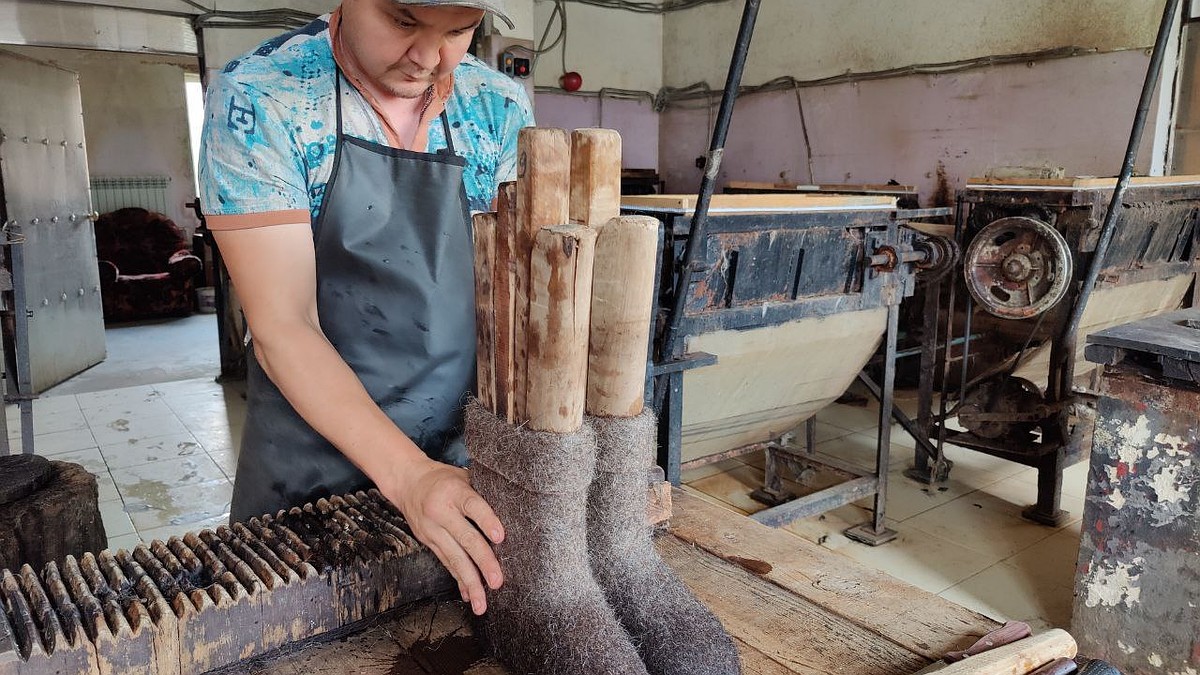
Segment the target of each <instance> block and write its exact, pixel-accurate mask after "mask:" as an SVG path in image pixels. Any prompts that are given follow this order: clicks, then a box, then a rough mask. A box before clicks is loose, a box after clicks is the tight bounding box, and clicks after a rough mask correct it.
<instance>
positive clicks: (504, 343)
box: [492, 182, 528, 423]
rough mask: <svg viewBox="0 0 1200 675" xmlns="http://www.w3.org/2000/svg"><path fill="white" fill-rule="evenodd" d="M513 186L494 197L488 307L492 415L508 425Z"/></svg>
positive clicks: (511, 412) (514, 259)
mask: <svg viewBox="0 0 1200 675" xmlns="http://www.w3.org/2000/svg"><path fill="white" fill-rule="evenodd" d="M516 228H517V184H516V183H513V182H508V183H501V184H500V189H499V191H498V193H497V195H496V267H495V268H494V269H493V270H492V274H493V276H492V303H493V305H494V307H493V309H494V311H495V317H496V359H495V363H496V414H497V415H499V416H500V417H503V418H504V419H505V420H506V421H508V422H509V423H512V422H514V421H516V416H515V411H514V410H513V401H514V391H513V339H514V337H515V335H514V328H515V326H516V323H515V321H514V314H515V310H516V299H517V297H516V283H517V277H516V275H517V260H518V259H520V260H528V258H518V257H517V251H516V245H517V241H516V234H517V230H516Z"/></svg>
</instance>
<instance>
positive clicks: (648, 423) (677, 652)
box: [586, 411, 742, 675]
mask: <svg viewBox="0 0 1200 675" xmlns="http://www.w3.org/2000/svg"><path fill="white" fill-rule="evenodd" d="M586 426H590V427H591V428H592V429H594V430H595V432H596V447H597V450H596V476H595V478H594V479H593V480H592V485H591V488H590V494H589V499H588V516H587V518H588V552H589V555H590V557H591V561H592V572H593V574H595V576H596V581H598V582H599V583H600V587H601V588H602V589H604V594H605V597H607V598H608V603H609V605H610V606H611V607H612V608H613V611H614V612H616V615H617V618H618V619H619V620H620V622H621V624H622V625H623V626H624V627H625V630H627V631H628V632H629V636H630V638H631V639H632V640H633V643H634V644H635V645H637V648H638V652H639V653H640V654H641V655H642V659H643V661H644V662H645V664H646V670H647V671H649V672H650V674H651V675H736V674H737V673H741V672H742V670H741V663H740V661H739V659H738V653H737V649H736V648H735V647H734V645H733V640H732V639H730V637H729V634H728V633H726V632H725V629H724V628H723V627H722V626H721V622H720V621H718V620H717V617H715V616H713V613H712V612H710V611H709V610H708V608H707V607H705V606H704V605H703V604H701V603H700V601H699V600H697V599H696V597H695V596H694V595H692V593H691V592H690V591H688V589H687V587H685V586H684V585H683V583H682V582H681V581H680V580H679V578H678V577H677V576H675V573H674V572H672V571H671V569H670V568H669V567H667V565H666V563H664V562H663V560H662V558H660V557H659V555H658V552H657V551H656V550H655V548H654V543H653V540H652V539H651V530H650V527H649V526H648V525H647V524H646V508H647V485H646V473H647V469H648V468H649V467H650V465H651V463H652V461H653V457H654V452H655V432H656V423H655V419H654V415H653V414H651V413H650V412H649V411H646V412H644V413H642V414H641V415H639V416H637V417H589V418H588V419H587V424H586Z"/></svg>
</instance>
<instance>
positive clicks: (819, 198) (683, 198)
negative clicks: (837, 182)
mask: <svg viewBox="0 0 1200 675" xmlns="http://www.w3.org/2000/svg"><path fill="white" fill-rule="evenodd" d="M696 199H697V196H696V195H678V194H674V195H625V196H623V197H621V206H624V207H634V206H637V207H648V208H664V209H682V210H684V211H690V210H691V209H694V208H695V207H696ZM895 206H896V198H895V197H888V196H876V195H823V194H778V193H776V194H762V195H713V197H712V202H711V203H710V204H709V208H710V209H712V210H718V211H719V210H735V209H736V210H739V211H746V212H753V211H755V210H758V209H769V210H775V211H779V210H791V209H796V210H802V209H820V208H854V207H857V208H886V207H895Z"/></svg>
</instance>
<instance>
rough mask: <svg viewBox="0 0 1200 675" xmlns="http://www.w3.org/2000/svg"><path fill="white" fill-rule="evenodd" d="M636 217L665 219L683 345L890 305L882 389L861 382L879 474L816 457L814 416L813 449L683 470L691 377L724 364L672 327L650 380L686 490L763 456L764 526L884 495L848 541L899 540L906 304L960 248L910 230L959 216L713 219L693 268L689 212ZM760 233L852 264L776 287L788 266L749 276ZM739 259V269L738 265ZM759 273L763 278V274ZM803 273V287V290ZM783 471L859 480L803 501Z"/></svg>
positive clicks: (889, 213) (773, 449)
mask: <svg viewBox="0 0 1200 675" xmlns="http://www.w3.org/2000/svg"><path fill="white" fill-rule="evenodd" d="M625 210H626V211H627V212H632V213H639V214H644V215H652V216H655V217H657V218H659V219H660V220H661V221H662V222H663V223H664V228H663V246H662V252H661V254H660V270H659V278H658V282H659V290H658V292H657V293H656V302H657V311H656V315H657V316H659V318H660V322H661V323H660V327H661V326H662V325H676V326H678V333H677V335H678V336H679V337H681V338H682V337H685V336H695V335H700V334H703V333H709V332H715V331H721V330H739V329H748V328H761V327H766V326H773V325H779V324H783V323H787V322H790V321H796V320H799V319H805V318H811V317H822V316H829V315H832V314H838V313H844V312H851V311H856V310H861V309H870V308H873V307H886V308H887V324H886V326H887V327H886V332H885V337H884V340H885V342H884V345H885V346H884V354H885V357H884V377H883V382H882V383H881V384H880V385H876V384H875V383H874V382H872V381H871V380H870V378H869V377H867V376H866V375H865V374H863V375H860V376H859V377H860V380H863V381H864V382H865V383H866V384H867V385H868V388H869V389H870V390H871V391H872V393H874V394H875V395H876V397H877V398H878V399H879V400H880V424H879V428H878V437H877V447H876V467H875V470H874V471H866V470H863V469H861V468H859V467H856V466H853V465H851V464H849V463H845V462H839V461H837V460H833V459H831V458H818V457H817V456H816V455H815V454H814V451H813V445H814V443H813V437H814V429H815V427H814V426H813V423H812V422H813V420H812V418H810V420H809V423H808V429H807V433H806V437H807V441H808V442H807V443H806V446H807V447H806V448H805V449H804V450H797V449H793V448H790V447H789V444H788V443H787V442H786V440H787V439H786V438H784V439H775V440H771V441H768V442H763V443H755V444H751V445H747V446H743V447H738V448H733V449H730V450H728V451H726V452H723V453H720V454H717V455H712V456H708V457H703V458H700V459H697V460H694V461H692V462H688V463H687V464H686V465H685V464H683V463H682V461H681V458H682V415H683V383H684V373H685V371H687V370H691V369H694V368H702V367H705V366H708V365H712V364H714V363H716V356H714V355H712V354H707V353H685V352H684V351H683V343H684V341H683V340H682V339H679V340H678V341H677V342H676V343H675V344H674V345H670V344H669V343H668V342H667V340H666V333H665V332H664V331H656V335H658V336H659V337H658V339H656V340H655V344H654V345H653V351H654V355H655V358H654V361H653V365H652V367H651V369H650V372H649V373H648V377H647V396H648V397H650V398H651V399H652V400H653V401H654V402H655V408H656V409H657V410H658V412H659V425H660V430H659V443H660V451H659V452H660V454H659V461H660V464H661V465H662V466H663V467H664V469H665V471H666V475H667V479H668V480H670V481H671V482H672V483H674V484H679V482H680V477H681V473H682V471H683V469H684V468H691V467H694V466H701V465H704V464H708V463H712V462H716V461H720V460H722V459H726V458H729V457H735V456H739V455H743V454H747V453H750V452H754V451H757V450H764V451H766V481H765V482H766V484H765V485H764V488H763V489H762V490H759V491H757V492H756V498H758V499H759V500H760V501H764V502H768V503H771V504H773V505H772V506H771V507H770V508H768V509H766V510H763V511H760V512H758V513H756V514H754V515H753V516H751V517H752V518H753V519H755V520H757V521H759V522H762V523H764V524H768V525H772V526H778V525H782V524H785V523H788V522H791V521H793V520H796V519H799V518H804V517H808V516H811V515H816V514H819V513H823V512H825V511H828V510H831V509H834V508H838V507H839V506H842V505H845V504H849V503H851V502H854V501H857V500H859V499H862V498H864V497H870V496H872V495H874V497H875V506H874V517H873V519H872V521H871V522H868V523H864V524H862V525H859V526H857V527H855V528H851V530H849V531H848V532H847V536H850V537H852V538H855V539H857V540H859V541H862V542H864V543H869V544H872V545H878V544H882V543H885V542H887V541H890V540H891V539H892V538H894V537H895V536H896V533H895V532H894V531H892V530H889V529H888V528H886V527H885V525H884V518H885V502H886V494H887V472H888V464H889V462H888V456H889V450H890V447H891V421H892V414H891V413H892V412H893V411H894V410H895V408H894V406H893V399H892V394H893V387H894V381H895V363H896V342H897V327H898V322H899V307H900V302H901V300H903V299H904V298H905V297H908V296H910V295H912V293H913V291H914V289H915V287H916V274H917V272H918V270H919V269H930V268H944V267H945V266H948V265H950V264H952V263H953V254H952V252H951V249H950V248H948V247H947V246H945V245H944V244H939V243H938V241H937V238H936V237H927V236H926V235H923V234H922V233H920V232H918V231H916V230H914V229H911V228H909V227H906V223H907V221H910V220H914V219H917V218H929V217H945V216H948V215H950V210H949V209H922V210H897V209H892V208H887V207H885V208H882V209H881V208H875V209H870V208H859V209H853V208H849V209H847V210H840V211H817V212H811V213H749V214H722V215H715V214H714V215H711V216H710V217H709V219H708V228H707V230H706V231H705V233H704V241H703V242H702V243H700V245H698V246H696V247H695V250H697V251H700V250H703V251H705V253H704V254H703V256H702V257H703V260H700V259H699V258H700V257H701V256H696V258H697V259H695V260H694V261H693V262H692V264H687V262H686V255H685V252H686V251H688V250H692V248H693V247H692V243H691V242H692V240H693V238H694V237H693V235H692V234H691V232H692V230H691V229H690V228H689V223H688V221H689V219H690V215H689V214H687V213H686V212H685V211H684V210H682V209H673V210H672V209H653V208H626V209H625ZM761 235H770V236H773V237H775V238H776V241H778V240H783V239H786V238H792V240H793V241H794V242H795V244H794V245H795V246H796V247H797V248H798V249H799V248H800V247H803V248H805V249H807V250H809V251H810V252H811V251H814V250H819V251H821V254H822V255H825V256H827V257H830V258H833V259H836V260H840V261H844V264H842V265H841V266H840V267H838V266H835V267H833V268H824V269H825V270H826V271H827V276H826V277H825V278H813V277H809V276H803V277H802V275H801V272H800V269H799V268H800V266H799V265H796V266H795V269H794V270H791V274H794V275H795V276H794V278H795V279H796V281H795V282H794V283H795V285H794V286H791V287H790V288H777V286H780V285H781V282H782V285H784V286H787V285H788V283H787V281H788V280H787V279H781V276H780V271H779V269H778V268H776V267H773V266H772V267H764V268H756V267H754V266H753V265H750V266H748V267H747V268H746V271H745V272H743V274H742V275H740V276H739V275H738V270H737V264H736V262H737V260H738V258H737V255H738V252H739V251H738V249H739V247H745V248H746V249H747V251H745V253H746V254H747V255H746V259H747V261H750V260H752V259H754V256H755V254H754V252H753V248H754V242H756V241H762V240H761V239H758V237H760V236H761ZM760 252H761V251H760ZM801 255H803V254H801ZM839 256H840V257H839ZM731 260H732V261H733V264H729V262H730V261H731ZM722 263H724V264H722ZM756 269H758V270H760V271H761V273H759V274H755V270H756ZM786 275H787V271H785V273H784V276H786ZM789 278H791V277H789ZM802 278H803V280H804V283H805V287H804V288H801V287H800V285H799V284H800V280H801V279H802ZM735 284H736V289H737V292H738V294H739V295H741V296H743V297H749V298H750V300H749V301H746V302H735V301H734V296H735ZM789 290H790V293H789V292H788V291H789ZM780 291H783V292H782V293H780ZM680 296H682V297H683V298H684V299H685V300H686V301H685V302H683V303H682V305H681V306H682V308H683V309H682V311H681V313H680V314H678V315H676V314H673V313H671V311H672V310H673V308H675V307H677V306H680V305H677V304H676V300H677V298H679V297H680ZM666 308H671V309H666ZM900 417H903V418H904V419H903V420H902V421H901V422H902V424H905V423H906V424H905V426H906V427H909V426H911V425H912V422H911V421H910V420H908V419H907V418H906V417H904V416H903V414H902V413H901V415H900ZM924 447H925V448H926V450H925V451H926V452H933V449H932V447H931V446H928V445H925V446H924ZM783 467H788V468H789V469H791V471H792V473H793V475H797V476H799V475H801V472H803V471H805V470H810V469H813V468H827V469H833V470H835V471H839V472H842V473H846V474H849V475H850V476H851V478H850V479H849V480H847V481H845V482H842V483H840V484H838V485H834V486H831V487H828V488H825V489H823V490H819V491H817V492H814V493H812V494H809V495H806V496H804V497H800V498H792V497H791V495H788V494H786V493H785V492H784V491H783V490H782V485H781V480H780V473H781V471H780V470H781V468H783Z"/></svg>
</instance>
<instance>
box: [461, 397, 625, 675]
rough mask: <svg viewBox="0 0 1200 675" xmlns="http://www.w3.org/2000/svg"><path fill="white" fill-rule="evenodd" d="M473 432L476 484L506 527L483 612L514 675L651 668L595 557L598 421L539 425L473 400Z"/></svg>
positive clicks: (469, 420) (609, 674) (469, 418)
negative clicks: (498, 576)
mask: <svg viewBox="0 0 1200 675" xmlns="http://www.w3.org/2000/svg"><path fill="white" fill-rule="evenodd" d="M466 440H467V449H468V452H469V453H470V457H471V467H470V476H471V485H472V487H474V488H475V490H476V491H477V492H479V494H480V496H482V497H483V498H484V499H485V500H486V501H487V502H488V504H490V505H491V507H492V509H493V510H495V512H496V515H497V516H498V517H499V518H500V522H502V523H503V524H504V528H505V538H504V541H503V542H502V543H500V544H496V545H495V546H494V547H493V548H494V550H495V552H496V557H497V558H498V559H499V561H500V568H501V570H503V572H504V585H503V586H502V587H501V588H500V589H499V590H495V591H493V590H489V591H488V610H487V613H486V614H485V615H484V616H483V617H482V619H481V623H482V625H483V633H484V635H485V636H486V637H487V639H488V641H489V642H490V643H491V645H492V650H493V651H494V652H495V655H496V656H497V658H499V659H500V660H501V661H503V662H504V663H505V664H506V665H507V666H508V667H509V669H510V670H512V672H513V673H514V675H567V674H569V673H580V674H583V673H587V674H589V675H590V674H595V675H647V672H646V667H645V666H644V665H643V664H642V660H641V658H640V657H639V655H638V652H637V651H636V650H635V649H634V646H633V644H631V643H630V641H629V636H628V634H626V632H625V630H624V629H623V628H622V627H621V625H620V623H619V622H618V621H617V619H616V617H615V616H614V615H613V612H612V609H610V608H609V606H608V603H607V602H605V598H604V594H603V592H602V591H601V590H600V587H599V586H598V585H597V584H596V581H595V579H594V578H593V577H592V573H591V570H590V568H589V565H588V557H587V524H586V518H587V504H586V502H587V496H588V485H589V484H590V483H591V481H592V475H593V472H594V469H595V463H596V458H595V436H594V435H593V433H592V431H591V429H590V428H588V427H587V426H586V425H585V426H584V427H583V428H582V429H580V430H579V431H578V432H576V433H572V434H559V433H551V432H544V431H531V430H529V429H524V428H520V427H514V426H512V425H510V424H508V423H507V422H505V421H503V420H501V419H499V418H498V417H496V416H495V415H493V414H492V413H490V412H488V411H487V410H485V409H484V408H482V407H481V406H479V404H477V403H474V402H472V403H471V404H470V405H468V406H467V411H466Z"/></svg>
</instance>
